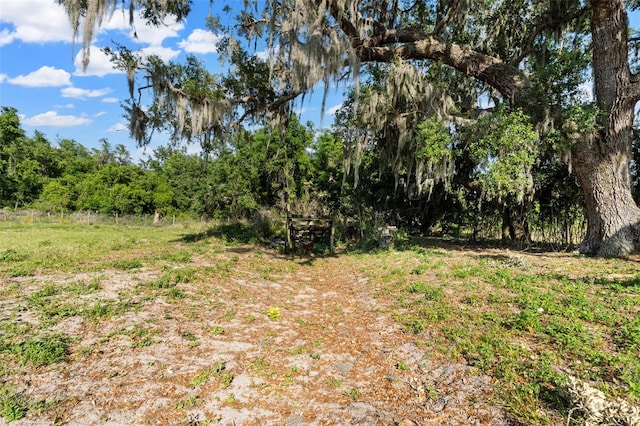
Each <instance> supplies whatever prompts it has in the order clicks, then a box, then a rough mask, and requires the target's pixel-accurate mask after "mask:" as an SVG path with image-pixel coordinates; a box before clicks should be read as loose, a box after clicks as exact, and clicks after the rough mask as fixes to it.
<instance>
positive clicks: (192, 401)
mask: <svg viewBox="0 0 640 426" xmlns="http://www.w3.org/2000/svg"><path fill="white" fill-rule="evenodd" d="M197 403H198V395H191V396H189V397H187V398H185V399H181V400H180V401H178V402H176V405H175V408H176V410H183V409H185V408H193V407H195V406H196V404H197Z"/></svg>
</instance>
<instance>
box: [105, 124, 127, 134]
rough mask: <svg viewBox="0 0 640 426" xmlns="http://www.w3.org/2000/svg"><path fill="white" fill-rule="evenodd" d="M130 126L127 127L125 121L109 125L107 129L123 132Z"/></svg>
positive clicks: (108, 130)
mask: <svg viewBox="0 0 640 426" xmlns="http://www.w3.org/2000/svg"><path fill="white" fill-rule="evenodd" d="M128 128H129V127H127V125H126V124H123V123H116V124H114V125H113V126H111V127H109V128H108V129H107V132H122V131H123V130H127V129H128Z"/></svg>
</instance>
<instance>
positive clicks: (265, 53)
mask: <svg viewBox="0 0 640 426" xmlns="http://www.w3.org/2000/svg"><path fill="white" fill-rule="evenodd" d="M255 55H256V56H257V57H258V59H262V60H263V61H269V60H271V59H273V58H275V57H276V55H277V50H276V48H275V47H272V48H271V49H265V50H261V51H260V52H256V54H255Z"/></svg>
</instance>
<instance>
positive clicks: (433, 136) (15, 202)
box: [0, 97, 639, 245]
mask: <svg viewBox="0 0 640 426" xmlns="http://www.w3.org/2000/svg"><path fill="white" fill-rule="evenodd" d="M350 99H351V101H352V100H353V98H352V97H351V98H350ZM351 101H347V102H346V103H345V105H344V106H343V108H342V110H341V111H339V112H338V114H337V118H336V121H335V124H334V125H333V127H332V128H331V129H329V130H324V131H322V132H317V131H316V130H315V129H314V128H313V126H312V124H311V123H307V124H306V125H303V124H302V123H300V122H299V121H298V120H297V119H296V117H295V116H292V118H291V120H290V122H289V123H288V126H287V127H286V130H285V131H284V132H281V131H280V129H270V128H267V127H264V128H260V129H257V130H254V131H245V132H239V133H235V134H233V135H232V136H231V137H230V138H228V139H227V140H226V141H222V140H218V139H212V140H210V141H208V143H207V144H206V145H205V144H202V145H203V146H206V147H207V149H206V150H202V151H199V152H198V153H195V154H193V153H188V151H187V147H186V146H184V145H177V146H173V145H168V146H162V147H158V148H156V149H155V150H154V151H153V154H152V155H150V156H149V157H148V158H145V159H143V160H140V161H138V162H137V163H134V162H133V160H132V157H131V154H130V153H129V152H128V150H127V149H126V147H125V146H123V145H116V146H112V145H111V144H110V143H109V141H108V140H107V139H101V140H100V141H99V142H100V144H99V147H98V148H92V149H88V148H86V147H85V146H84V145H82V144H81V143H78V142H76V141H74V140H71V139H61V140H59V141H57V142H56V143H55V144H52V143H51V142H50V141H49V140H48V139H47V138H46V137H45V135H44V134H43V133H41V132H39V131H35V133H34V135H33V136H32V137H28V136H27V135H26V132H25V131H24V130H23V129H22V127H21V124H20V118H19V115H18V112H17V110H16V109H15V108H11V107H2V112H1V114H0V194H1V198H0V200H1V206H2V207H4V208H27V207H28V208H36V209H39V210H42V211H48V212H55V213H70V212H75V211H91V212H95V213H101V214H110V215H113V214H134V215H147V214H148V215H154V214H161V215H181V216H192V217H205V218H212V219H221V218H231V219H245V218H253V217H254V216H255V215H256V214H257V213H259V212H261V211H265V210H268V211H273V212H276V213H277V214H278V215H280V216H283V215H284V214H286V213H293V214H303V215H321V216H323V215H326V216H329V215H331V216H334V217H338V218H340V219H341V220H342V223H347V222H351V223H354V224H356V227H357V228H358V229H359V230H360V232H361V233H365V232H367V230H371V229H372V227H374V226H377V225H379V224H382V223H386V224H394V225H397V226H400V227H402V228H403V229H405V230H407V231H409V232H413V233H419V234H421V235H434V234H438V235H451V236H455V237H460V236H465V237H467V236H468V237H470V238H474V239H479V238H482V237H485V238H486V237H487V236H488V235H489V234H488V233H487V232H486V231H487V230H489V229H490V230H491V231H492V232H493V234H492V235H493V236H496V233H497V234H498V235H497V236H501V237H502V238H503V239H504V240H508V241H517V242H520V243H523V242H529V241H530V240H531V239H532V235H533V234H534V233H535V236H536V238H537V239H538V240H547V241H554V242H556V243H560V244H563V245H568V244H569V243H571V242H572V232H573V233H575V230H576V229H578V231H579V230H580V229H581V227H583V226H584V213H583V208H582V203H583V200H582V198H581V193H580V191H579V188H578V186H577V185H576V183H575V181H574V179H573V178H572V177H571V175H570V174H569V173H568V170H567V169H566V166H564V165H563V164H562V162H560V161H554V160H552V159H549V160H548V161H544V162H538V163H536V164H535V165H534V166H533V167H532V171H531V179H532V182H531V184H532V185H533V186H534V190H533V194H534V196H533V197H532V198H527V199H526V201H524V202H516V198H517V197H518V190H517V187H518V184H517V182H514V180H513V179H511V177H510V175H509V173H508V171H507V172H505V170H504V168H501V167H495V166H496V165H497V164H498V163H497V162H494V163H493V164H492V166H494V167H493V168H492V167H489V166H488V165H486V164H485V165H483V164H482V161H481V160H479V158H487V155H486V153H485V155H484V156H476V157H474V154H477V152H476V151H473V150H469V149H466V148H464V147H462V146H460V147H458V150H457V151H458V153H457V154H456V155H455V156H454V157H452V158H451V159H450V161H451V162H452V163H453V164H452V167H455V169H456V170H457V171H458V172H457V173H455V175H453V179H450V180H449V181H443V180H440V181H434V182H432V183H431V184H430V185H432V187H431V188H430V189H429V190H428V191H425V192H423V193H416V192H411V191H410V190H407V188H406V186H410V185H412V183H411V182H412V176H413V173H412V172H411V171H410V170H409V169H405V170H404V172H400V173H399V172H398V170H397V169H396V168H394V167H392V165H391V164H389V163H388V161H387V160H386V158H385V155H383V154H382V153H381V152H380V150H381V149H382V148H381V147H376V146H371V147H369V148H368V149H366V150H365V151H364V152H363V153H361V158H360V160H359V164H358V171H357V173H356V172H355V170H353V165H352V164H351V162H352V159H350V158H349V157H350V154H349V151H350V149H351V148H352V147H351V146H350V145H349V143H347V142H345V139H344V138H343V135H344V133H345V132H347V131H348V130H349V129H351V127H352V119H353V117H352V115H351V112H352V105H351ZM505 120H507V119H505ZM510 120H512V122H507V123H502V124H501V125H502V126H503V127H506V128H508V129H511V131H514V129H515V130H517V129H518V128H519V126H522V123H521V122H519V121H518V120H519V119H518V118H517V117H516V118H514V117H511V118H510ZM514 120H515V121H514ZM419 129H420V132H419V133H420V135H421V136H420V137H419V145H420V149H421V150H423V151H425V150H426V151H429V155H430V157H431V158H433V157H436V156H437V155H438V154H437V152H436V151H437V150H438V147H442V146H449V145H450V144H452V143H453V144H459V145H462V144H464V143H463V142H461V141H460V140H456V139H455V138H454V139H452V136H451V134H450V133H449V132H444V134H443V133H442V129H443V127H442V126H441V125H439V124H437V123H430V122H428V121H427V122H424V123H422V124H421V125H420V126H419ZM503 130H504V129H503ZM496 134H499V132H496ZM494 138H498V139H499V137H498V136H495V134H494ZM487 144H488V142H487ZM474 146H475V145H474ZM442 152H443V153H444V151H442ZM420 155H421V154H420V153H418V154H417V157H420ZM441 155H444V154H441ZM496 158H498V157H496ZM510 185H511V186H510ZM634 186H635V187H636V188H637V187H638V186H639V185H638V175H637V173H634ZM481 188H493V190H494V191H496V194H497V193H500V197H493V198H487V197H486V194H484V193H483V191H482V190H481ZM578 233H579V232H578ZM574 242H575V241H574Z"/></svg>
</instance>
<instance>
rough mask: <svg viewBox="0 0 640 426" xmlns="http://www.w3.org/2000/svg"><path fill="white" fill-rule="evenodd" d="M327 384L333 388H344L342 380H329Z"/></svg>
mask: <svg viewBox="0 0 640 426" xmlns="http://www.w3.org/2000/svg"><path fill="white" fill-rule="evenodd" d="M327 384H328V385H329V386H331V387H332V388H339V387H342V380H340V379H329V380H327Z"/></svg>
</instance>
